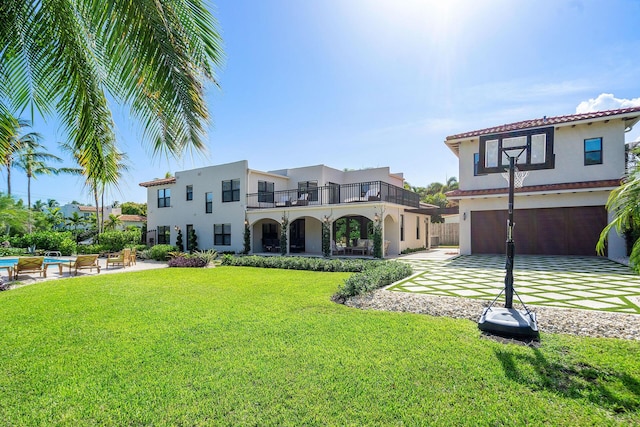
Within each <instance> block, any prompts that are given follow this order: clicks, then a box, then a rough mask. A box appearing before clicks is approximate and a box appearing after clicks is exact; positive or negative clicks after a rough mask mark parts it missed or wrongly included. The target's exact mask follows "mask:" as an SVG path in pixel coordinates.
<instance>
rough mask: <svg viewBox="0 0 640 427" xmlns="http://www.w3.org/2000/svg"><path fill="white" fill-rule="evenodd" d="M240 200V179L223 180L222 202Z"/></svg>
mask: <svg viewBox="0 0 640 427" xmlns="http://www.w3.org/2000/svg"><path fill="white" fill-rule="evenodd" d="M239 201H240V180H239V179H232V180H229V181H222V203H227V202H239Z"/></svg>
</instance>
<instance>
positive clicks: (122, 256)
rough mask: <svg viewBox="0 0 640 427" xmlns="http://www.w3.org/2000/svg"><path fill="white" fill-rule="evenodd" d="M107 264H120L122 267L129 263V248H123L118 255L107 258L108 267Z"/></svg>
mask: <svg viewBox="0 0 640 427" xmlns="http://www.w3.org/2000/svg"><path fill="white" fill-rule="evenodd" d="M109 264H113V265H116V264H121V265H122V268H125V267H126V266H128V265H131V249H129V248H126V249H123V250H122V251H120V253H119V254H118V255H116V256H113V257H109V258H107V268H109Z"/></svg>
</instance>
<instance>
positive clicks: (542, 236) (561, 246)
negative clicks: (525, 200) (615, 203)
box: [471, 206, 607, 255]
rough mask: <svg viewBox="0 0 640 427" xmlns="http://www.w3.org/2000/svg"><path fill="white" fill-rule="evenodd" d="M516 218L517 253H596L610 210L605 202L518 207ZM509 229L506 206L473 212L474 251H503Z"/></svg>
mask: <svg viewBox="0 0 640 427" xmlns="http://www.w3.org/2000/svg"><path fill="white" fill-rule="evenodd" d="M514 222H515V228H514V233H513V234H514V236H513V238H514V240H515V243H516V253H517V254H529V255H596V249H595V247H596V242H597V241H598V237H599V236H600V232H601V231H602V229H603V228H604V227H605V226H606V225H607V211H606V210H605V208H604V206H587V207H575V208H552V209H517V210H516V211H515V212H514ZM506 229H507V211H506V210H504V211H475V212H471V252H472V253H474V254H503V253H504V251H505V240H506V236H507V232H506Z"/></svg>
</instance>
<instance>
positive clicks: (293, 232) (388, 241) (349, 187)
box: [140, 160, 430, 255]
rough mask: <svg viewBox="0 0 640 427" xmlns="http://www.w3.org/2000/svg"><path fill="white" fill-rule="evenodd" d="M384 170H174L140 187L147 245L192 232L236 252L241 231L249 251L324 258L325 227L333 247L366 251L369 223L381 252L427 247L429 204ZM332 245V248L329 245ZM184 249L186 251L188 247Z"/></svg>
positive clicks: (204, 243) (244, 166) (207, 244)
mask: <svg viewBox="0 0 640 427" xmlns="http://www.w3.org/2000/svg"><path fill="white" fill-rule="evenodd" d="M403 184H404V178H403V176H402V174H397V173H390V171H389V168H387V167H382V168H374V169H365V170H354V171H341V170H338V169H333V168H330V167H327V166H325V165H317V166H307V167H299V168H293V169H282V170H274V171H269V172H264V171H258V170H253V169H250V168H249V165H248V162H247V161H246V160H243V161H238V162H234V163H228V164H221V165H214V166H208V167H203V168H198V169H192V170H186V171H180V172H176V174H175V177H172V178H164V179H156V180H153V181H148V182H143V183H140V185H141V186H142V187H146V188H147V205H148V212H147V228H148V232H147V242H149V243H151V242H153V243H167V244H175V243H176V237H177V233H178V231H179V230H181V231H182V235H183V242H184V243H185V244H186V243H187V242H188V238H187V236H188V235H189V233H190V232H191V230H194V231H195V233H196V236H197V245H198V248H199V249H210V248H213V249H216V250H217V251H219V252H222V251H225V252H226V251H230V252H242V251H243V249H244V233H245V227H247V228H248V229H249V231H250V239H251V252H252V253H264V252H280V250H281V248H280V235H281V231H282V225H283V223H285V220H286V221H287V223H288V227H287V230H285V232H286V234H287V242H288V245H287V246H288V247H287V248H285V250H286V252H287V253H304V254H318V255H319V254H322V230H323V224H326V225H328V226H329V229H330V235H331V236H330V237H331V241H332V246H333V247H334V250H339V251H340V252H341V253H346V254H348V253H353V254H368V253H370V247H365V248H363V245H367V244H368V245H369V246H370V243H369V242H368V241H367V240H368V237H369V236H370V232H371V226H372V224H373V221H376V219H377V220H378V221H380V224H381V226H382V233H383V240H384V241H385V246H386V249H387V254H399V253H400V252H401V251H402V250H404V249H407V248H418V247H425V246H428V242H429V228H428V225H429V211H430V207H429V206H425V205H423V204H421V203H420V198H419V195H418V194H416V193H414V192H411V191H408V190H405V189H404V188H403ZM333 242H335V245H333ZM187 249H189V248H187Z"/></svg>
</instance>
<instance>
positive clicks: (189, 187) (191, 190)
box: [187, 185, 193, 200]
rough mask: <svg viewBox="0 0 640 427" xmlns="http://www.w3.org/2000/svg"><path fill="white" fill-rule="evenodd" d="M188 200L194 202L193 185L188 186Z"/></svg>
mask: <svg viewBox="0 0 640 427" xmlns="http://www.w3.org/2000/svg"><path fill="white" fill-rule="evenodd" d="M187 200H193V185H187Z"/></svg>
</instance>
